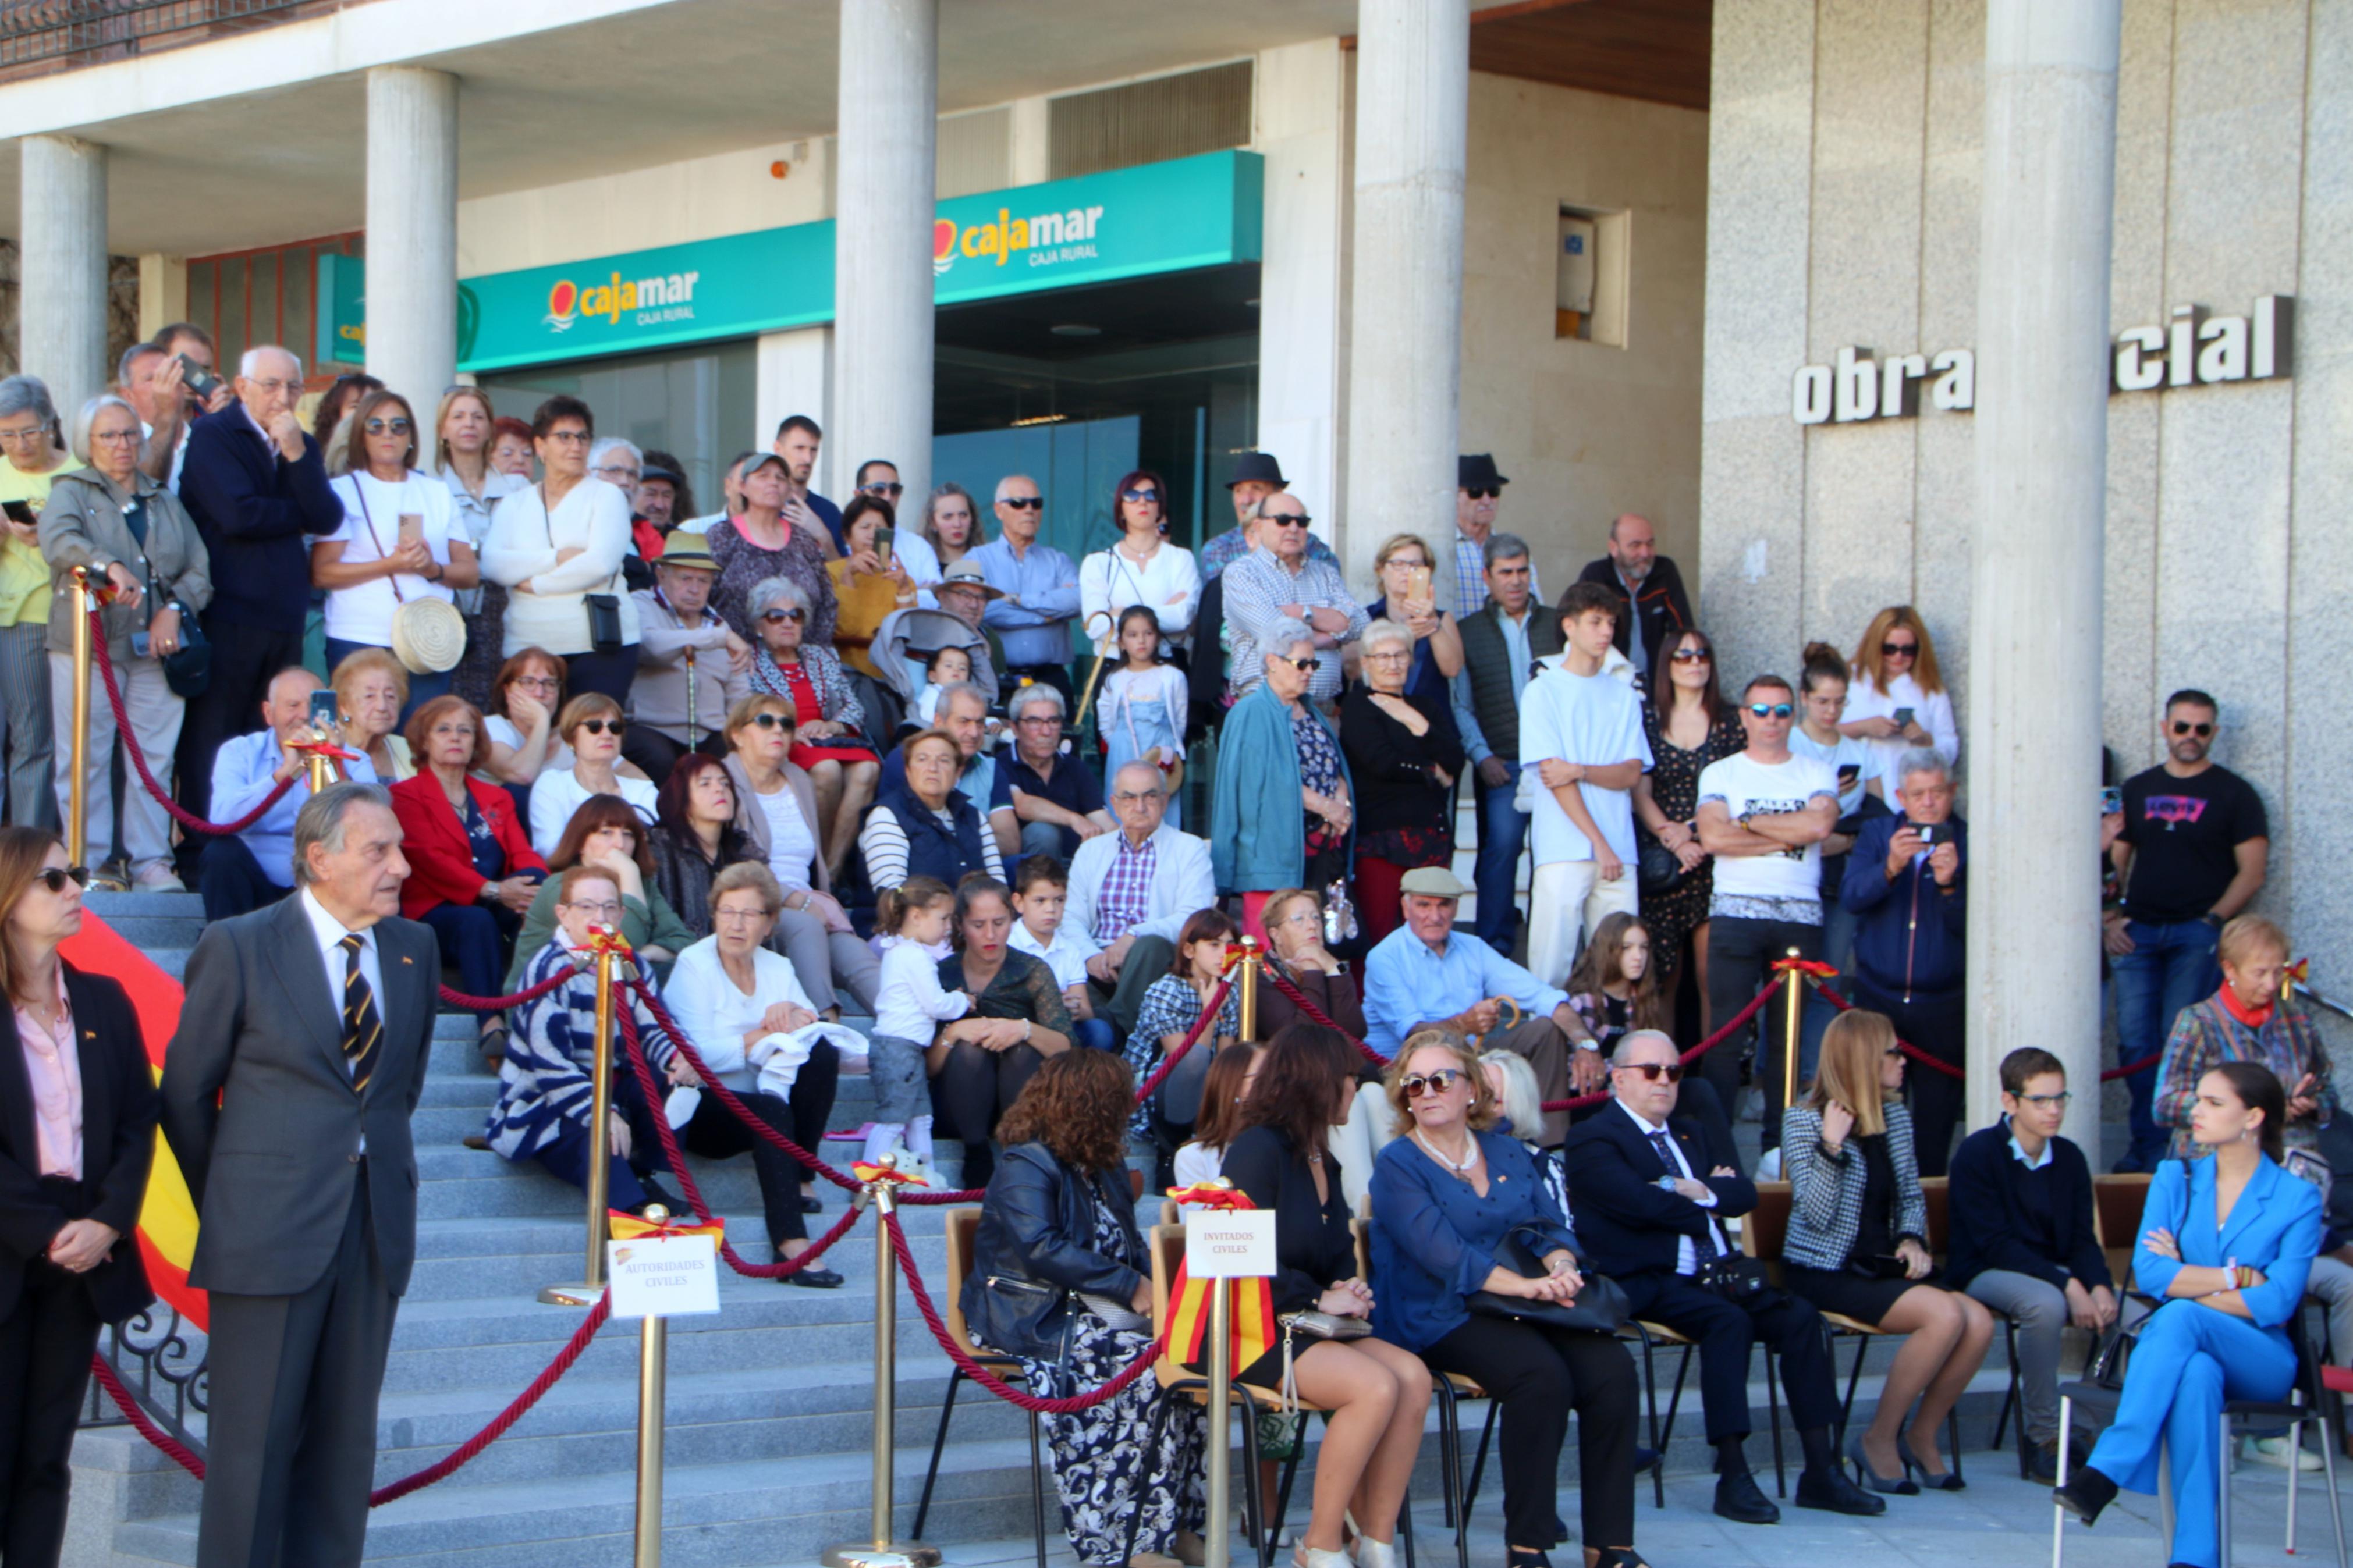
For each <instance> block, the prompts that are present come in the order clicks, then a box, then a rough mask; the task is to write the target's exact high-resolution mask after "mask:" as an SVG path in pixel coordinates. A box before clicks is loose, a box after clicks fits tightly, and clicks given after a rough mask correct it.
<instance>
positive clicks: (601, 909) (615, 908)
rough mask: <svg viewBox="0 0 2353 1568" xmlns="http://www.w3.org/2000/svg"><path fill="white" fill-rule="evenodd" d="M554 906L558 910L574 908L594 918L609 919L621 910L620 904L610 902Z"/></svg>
mask: <svg viewBox="0 0 2353 1568" xmlns="http://www.w3.org/2000/svg"><path fill="white" fill-rule="evenodd" d="M555 907H556V908H557V909H559V910H578V911H579V912H580V913H582V914H584V915H587V916H589V917H590V918H591V919H594V920H605V921H609V920H611V919H612V918H613V917H614V916H616V915H617V914H619V913H620V912H621V906H620V905H618V904H617V903H611V902H606V903H596V904H558V905H556V906H555Z"/></svg>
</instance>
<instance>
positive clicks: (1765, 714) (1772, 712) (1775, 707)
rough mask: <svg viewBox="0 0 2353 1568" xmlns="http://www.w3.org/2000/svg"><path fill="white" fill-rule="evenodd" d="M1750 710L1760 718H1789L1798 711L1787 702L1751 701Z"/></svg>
mask: <svg viewBox="0 0 2353 1568" xmlns="http://www.w3.org/2000/svg"><path fill="white" fill-rule="evenodd" d="M1748 710H1749V711H1750V712H1751V713H1754V714H1756V715H1757V717H1758V718H1759V719H1787V718H1788V716H1789V715H1790V714H1792V713H1794V712H1796V711H1797V710H1796V709H1795V708H1792V707H1791V706H1790V705H1789V704H1788V703H1787V702H1751V703H1750V704H1749V705H1748Z"/></svg>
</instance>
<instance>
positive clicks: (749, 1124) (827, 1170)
mask: <svg viewBox="0 0 2353 1568" xmlns="http://www.w3.org/2000/svg"><path fill="white" fill-rule="evenodd" d="M628 984H629V989H630V990H632V991H634V992H636V993H637V994H638V997H639V999H641V1000H642V1001H643V1002H644V1003H645V1005H646V1010H647V1011H648V1012H649V1013H651V1014H652V1015H653V1019H654V1022H655V1023H657V1024H659V1025H660V1026H661V1027H662V1033H664V1034H666V1035H668V1036H669V1037H670V1044H671V1045H673V1046H676V1047H678V1051H679V1054H680V1055H681V1056H682V1057H684V1058H686V1065H687V1066H689V1067H691V1068H693V1069H694V1072H695V1076H696V1077H697V1078H700V1079H702V1089H703V1092H704V1093H706V1094H711V1095H715V1096H717V1097H718V1100H719V1103H720V1104H722V1105H723V1106H725V1107H726V1108H727V1111H728V1114H730V1115H732V1116H733V1117H734V1118H735V1120H736V1121H740V1122H742V1123H743V1124H744V1127H745V1128H746V1129H748V1130H749V1131H751V1132H752V1133H753V1134H754V1136H755V1137H757V1138H759V1139H760V1140H761V1141H762V1142H765V1143H766V1144H768V1145H769V1146H770V1147H771V1148H775V1149H780V1150H782V1151H784V1152H786V1153H787V1154H789V1155H791V1156H792V1157H793V1158H794V1159H796V1160H797V1161H799V1162H800V1163H802V1165H804V1166H806V1167H807V1169H808V1170H809V1171H811V1172H813V1173H816V1174H818V1175H820V1176H823V1177H824V1178H825V1179H826V1180H827V1181H828V1182H831V1183H832V1184H834V1185H835V1186H837V1187H839V1188H840V1189H841V1190H842V1191H844V1192H846V1193H854V1192H857V1191H858V1190H859V1183H858V1180H857V1178H855V1177H853V1176H846V1175H844V1174H842V1173H840V1172H839V1171H837V1170H835V1169H834V1168H833V1167H832V1166H831V1165H828V1164H827V1163H825V1162H824V1161H823V1160H820V1159H818V1157H817V1156H816V1155H814V1154H812V1153H810V1152H808V1151H807V1150H806V1149H804V1148H802V1147H801V1146H800V1145H799V1144H797V1143H796V1142H793V1141H792V1140H791V1139H789V1138H787V1137H786V1136H785V1135H784V1134H783V1133H781V1132H779V1131H776V1129H775V1128H773V1127H771V1126H769V1125H768V1124H767V1123H766V1122H765V1121H761V1120H760V1119H759V1118H758V1117H756V1116H754V1115H753V1114H752V1111H751V1109H750V1108H749V1107H748V1106H746V1105H745V1104H744V1101H743V1100H742V1099H740V1098H739V1097H738V1096H737V1095H736V1093H735V1091H734V1090H733V1089H729V1088H728V1087H727V1086H726V1085H725V1084H723V1083H722V1082H720V1081H719V1075H718V1074H717V1073H715V1072H712V1070H711V1068H710V1065H709V1064H708V1063H706V1062H704V1061H703V1059H702V1053H701V1052H699V1051H697V1050H696V1049H695V1048H694V1042H693V1041H691V1040H690V1039H688V1038H687V1037H686V1031H685V1030H684V1029H681V1028H680V1027H679V1026H678V1020H677V1019H676V1018H673V1017H671V1016H670V1009H669V1008H667V1007H665V1006H663V1005H662V1000H661V998H660V996H659V995H657V994H655V992H654V988H653V987H652V986H651V985H649V984H646V982H645V981H643V980H642V979H639V980H632V981H630V982H629V983H628ZM620 1016H621V1020H622V1028H623V1030H624V1031H625V1032H626V1033H627V1035H628V1037H629V1038H630V1039H631V1040H633V1041H634V1040H635V1039H636V1038H637V1027H638V1024H637V1020H636V1019H635V1018H634V1017H632V1016H630V1009H628V1008H627V1007H624V1008H622V1009H621V1010H620ZM657 1120H659V1118H658V1119H657Z"/></svg>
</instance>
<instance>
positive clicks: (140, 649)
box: [131, 632, 154, 658]
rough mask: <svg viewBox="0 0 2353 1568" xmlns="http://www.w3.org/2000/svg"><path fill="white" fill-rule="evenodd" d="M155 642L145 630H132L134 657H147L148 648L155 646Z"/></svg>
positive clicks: (132, 651)
mask: <svg viewBox="0 0 2353 1568" xmlns="http://www.w3.org/2000/svg"><path fill="white" fill-rule="evenodd" d="M153 642H154V639H153V637H149V636H148V635H147V634H146V633H145V632H132V634H131V653H132V658H146V657H147V650H148V649H149V648H150V647H153Z"/></svg>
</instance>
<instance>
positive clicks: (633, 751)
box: [621, 713, 728, 789]
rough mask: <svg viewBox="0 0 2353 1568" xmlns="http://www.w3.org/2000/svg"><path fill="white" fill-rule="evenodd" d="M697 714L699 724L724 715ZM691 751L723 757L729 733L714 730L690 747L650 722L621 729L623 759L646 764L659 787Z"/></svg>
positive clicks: (646, 768) (645, 766) (655, 785)
mask: <svg viewBox="0 0 2353 1568" xmlns="http://www.w3.org/2000/svg"><path fill="white" fill-rule="evenodd" d="M694 717H695V722H696V725H697V727H698V728H700V727H701V726H702V724H703V723H704V722H706V721H708V722H711V723H714V724H715V723H717V722H718V721H720V720H721V719H723V718H724V717H725V715H724V714H720V713H698V714H696V715H695V716H694ZM689 751H696V752H702V754H703V755H704V756H706V757H717V758H719V759H721V760H722V761H724V760H725V759H726V756H727V751H728V747H727V737H726V736H725V735H723V734H721V733H720V732H719V731H716V730H713V731H711V733H709V734H707V735H705V736H703V737H702V743H701V744H699V745H695V746H691V747H690V746H687V745H685V744H684V743H682V742H678V741H673V740H671V739H670V737H669V736H668V735H665V734H663V733H662V732H661V731H659V730H657V729H655V728H654V727H653V726H652V725H650V724H631V725H630V726H629V727H628V729H627V730H625V731H622V733H621V757H622V760H624V761H625V762H632V763H637V764H638V766H639V767H640V768H643V769H644V770H645V773H646V777H648V778H649V779H651V780H653V781H654V787H655V788H657V789H659V788H660V787H661V784H662V782H663V781H664V780H666V779H668V778H669V777H670V769H672V768H674V767H676V766H678V761H679V759H680V758H681V757H683V756H684V755H686V753H687V752H689Z"/></svg>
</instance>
